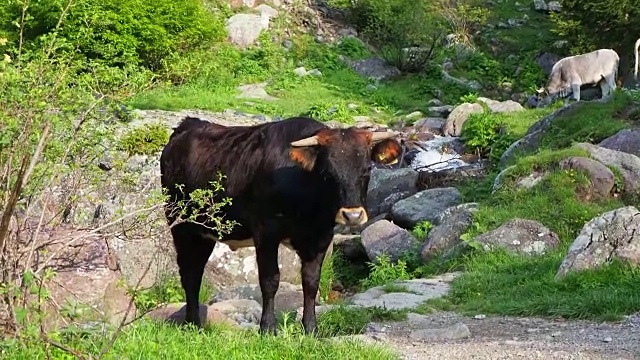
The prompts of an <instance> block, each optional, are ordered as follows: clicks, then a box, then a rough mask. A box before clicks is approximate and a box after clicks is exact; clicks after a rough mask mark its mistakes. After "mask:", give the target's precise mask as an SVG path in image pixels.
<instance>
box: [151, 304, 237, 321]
mask: <svg viewBox="0 0 640 360" xmlns="http://www.w3.org/2000/svg"><path fill="white" fill-rule="evenodd" d="M199 307H200V312H199V314H200V321H201V322H202V324H220V323H224V324H228V325H237V323H236V322H234V321H232V320H231V319H230V318H229V317H228V316H227V315H226V314H224V313H223V312H221V311H220V310H218V309H215V308H213V307H212V306H207V305H204V304H199ZM186 308H187V305H186V303H175V304H168V305H165V306H162V307H159V308H157V309H153V310H151V311H150V312H148V313H146V314H145V315H144V317H146V318H148V319H151V320H153V321H160V322H167V323H173V324H183V323H184V318H185V315H186Z"/></svg>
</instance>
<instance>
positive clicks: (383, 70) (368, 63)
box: [351, 57, 400, 81]
mask: <svg viewBox="0 0 640 360" xmlns="http://www.w3.org/2000/svg"><path fill="white" fill-rule="evenodd" d="M351 68H352V69H353V70H354V71H355V72H357V73H358V74H360V75H361V76H364V77H367V78H373V79H375V80H377V81H380V80H384V79H388V78H392V77H395V76H398V75H400V70H398V68H396V67H395V66H392V65H389V64H387V62H386V61H384V60H383V59H381V58H376V57H373V58H369V59H364V60H357V61H354V62H353V63H351Z"/></svg>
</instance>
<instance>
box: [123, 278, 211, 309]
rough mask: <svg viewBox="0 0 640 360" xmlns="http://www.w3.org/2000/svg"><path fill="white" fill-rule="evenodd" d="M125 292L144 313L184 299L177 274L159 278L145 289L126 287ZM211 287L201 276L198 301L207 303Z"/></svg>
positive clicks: (209, 298)
mask: <svg viewBox="0 0 640 360" xmlns="http://www.w3.org/2000/svg"><path fill="white" fill-rule="evenodd" d="M127 292H128V294H129V295H130V296H132V297H133V299H134V304H135V305H136V309H137V311H139V312H140V313H145V312H148V311H150V310H153V309H155V308H157V307H158V306H160V305H163V304H172V303H179V302H184V301H186V298H185V294H184V290H183V289H182V285H181V284H180V278H179V277H177V276H174V277H168V276H165V277H163V278H161V279H160V280H159V281H158V282H157V283H156V284H154V285H153V286H151V287H150V288H147V289H139V290H137V291H136V290H135V289H133V288H130V289H127ZM212 295H213V288H212V287H211V285H210V284H209V283H208V282H207V281H206V279H204V278H203V281H202V285H201V286H200V297H199V301H200V303H207V302H208V301H209V300H211V297H212Z"/></svg>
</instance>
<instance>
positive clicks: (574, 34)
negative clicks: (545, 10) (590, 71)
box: [551, 0, 640, 57]
mask: <svg viewBox="0 0 640 360" xmlns="http://www.w3.org/2000/svg"><path fill="white" fill-rule="evenodd" d="M551 19H552V21H553V23H554V25H555V28H554V32H555V33H556V34H558V35H560V36H562V37H564V38H565V39H567V40H569V44H570V51H571V53H572V54H578V53H584V52H587V51H592V50H596V49H598V48H612V49H616V50H617V51H619V53H620V54H621V55H622V56H624V55H626V54H629V53H631V52H632V49H633V44H634V42H635V40H636V39H637V37H634V36H629V34H631V33H633V32H634V31H635V29H638V28H639V27H640V9H639V8H638V3H637V1H635V0H604V1H600V0H564V1H563V2H562V11H561V12H559V13H557V14H553V15H552V16H551ZM594 29H599V31H594ZM622 56H621V57H622Z"/></svg>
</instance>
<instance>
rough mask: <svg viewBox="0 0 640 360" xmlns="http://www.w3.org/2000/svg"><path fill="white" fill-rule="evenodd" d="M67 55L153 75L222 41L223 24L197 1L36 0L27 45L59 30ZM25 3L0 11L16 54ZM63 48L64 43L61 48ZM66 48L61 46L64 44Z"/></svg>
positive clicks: (0, 27)
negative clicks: (172, 59)
mask: <svg viewBox="0 0 640 360" xmlns="http://www.w3.org/2000/svg"><path fill="white" fill-rule="evenodd" d="M63 12H66V18H65V21H64V23H63V26H61V27H60V29H59V30H58V31H57V33H56V37H57V38H58V40H59V41H62V40H64V41H65V42H66V45H65V46H66V47H68V50H75V49H76V47H77V48H78V50H79V51H80V53H81V54H82V55H83V56H84V57H85V58H86V59H88V60H98V61H100V62H103V63H104V64H106V65H108V66H115V67H120V68H123V67H125V66H144V67H146V68H149V69H152V70H155V69H159V68H161V67H162V66H163V62H164V60H165V59H166V58H167V57H169V56H170V55H172V54H181V53H184V52H185V51H187V50H191V49H195V48H203V47H207V46H208V45H210V44H212V43H214V42H216V41H220V40H223V39H224V37H225V35H226V30H225V28H224V22H223V21H222V19H221V18H220V17H217V16H214V15H213V14H212V13H211V12H209V11H207V10H206V9H205V7H204V5H203V3H202V1H199V0H185V1H171V0H158V1H144V0H104V1H93V0H76V1H74V3H73V5H72V6H68V0H32V1H30V3H29V10H28V13H27V17H26V23H25V27H24V29H25V32H24V38H23V40H24V46H25V47H27V48H38V47H40V46H42V43H43V42H44V41H45V40H46V39H48V38H49V36H50V35H51V34H52V33H53V32H54V30H55V29H56V26H57V23H58V18H59V17H60V15H61V14H62V13H63ZM21 14H22V1H18V0H8V4H6V5H4V6H3V7H2V8H1V9H0V35H4V36H6V37H7V38H8V39H9V42H10V43H11V44H12V45H13V48H14V49H15V48H16V47H17V46H18V41H19V35H18V33H17V31H16V29H17V28H16V26H15V22H16V21H18V22H19V20H20V18H21ZM61 44H64V43H61ZM61 46H62V45H61Z"/></svg>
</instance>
